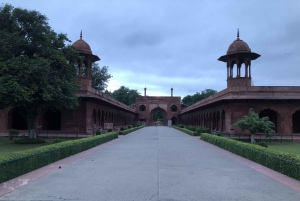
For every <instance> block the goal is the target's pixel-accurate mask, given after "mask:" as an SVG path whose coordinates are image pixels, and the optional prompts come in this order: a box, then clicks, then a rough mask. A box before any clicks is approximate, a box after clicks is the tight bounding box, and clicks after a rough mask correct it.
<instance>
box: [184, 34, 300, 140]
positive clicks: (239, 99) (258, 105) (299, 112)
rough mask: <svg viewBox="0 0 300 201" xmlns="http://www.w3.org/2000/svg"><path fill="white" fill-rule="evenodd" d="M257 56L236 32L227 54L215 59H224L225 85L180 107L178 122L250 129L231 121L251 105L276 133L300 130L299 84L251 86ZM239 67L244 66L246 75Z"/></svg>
mask: <svg viewBox="0 0 300 201" xmlns="http://www.w3.org/2000/svg"><path fill="white" fill-rule="evenodd" d="M258 57H260V55H259V54H257V53H254V52H251V49H250V48H249V46H248V44H247V43H245V42H244V41H243V40H240V39H239V35H238V37H237V39H236V40H235V41H234V42H233V43H232V44H231V45H230V46H229V48H228V51H227V54H226V55H224V56H221V57H220V58H219V59H218V60H219V61H222V62H225V63H226V69H227V88H226V89H224V90H222V91H220V92H218V93H216V94H214V95H213V96H210V97H208V98H206V99H204V100H202V101H200V102H197V103H195V104H193V105H191V106H190V107H187V108H185V109H183V110H182V111H181V113H180V118H181V122H182V123H183V124H185V125H195V126H205V127H207V128H211V129H212V130H213V131H219V132H226V133H231V134H237V133H249V131H244V132H243V131H241V130H240V129H239V128H233V129H234V130H233V129H232V127H231V125H232V124H233V123H234V122H236V121H237V120H239V119H240V118H242V117H243V116H244V115H247V114H248V111H249V109H250V108H253V109H254V111H255V112H257V113H259V116H260V117H264V116H268V117H269V119H270V120H271V121H272V122H273V123H274V124H275V132H276V133H278V134H295V133H300V87H299V86H251V76H252V75H251V64H252V61H253V60H256V59H257V58H258ZM241 68H245V75H242V74H241ZM234 71H236V76H235V77H234V76H233V74H234Z"/></svg>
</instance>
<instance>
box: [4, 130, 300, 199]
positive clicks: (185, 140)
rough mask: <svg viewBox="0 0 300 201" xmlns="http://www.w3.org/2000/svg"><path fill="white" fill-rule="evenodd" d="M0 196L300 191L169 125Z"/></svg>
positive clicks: (253, 195) (216, 195)
mask: <svg viewBox="0 0 300 201" xmlns="http://www.w3.org/2000/svg"><path fill="white" fill-rule="evenodd" d="M0 200H14V201H17V200H22V201H28V200H35V201H36V200H39V201H41V200H43V201H44V200H47V201H61V200H67V201H83V200H84V201H98V200H104V201H118V200H120V201H143V200H160V201H189V200H193V201H199V200H216V201H225V200H230V201H231V200H243V201H244V200H251V201H252V200H264V201H267V200H270V201H275V200H280V201H282V200H292V201H294V200H300V193H299V192H297V191H295V190H293V189H291V188H289V187H287V186H285V185H283V184H281V183H279V182H277V181H275V180H273V179H271V178H270V177H267V176H265V175H264V174H261V173H259V172H257V171H255V170H254V169H251V168H250V167H248V166H246V165H244V164H242V163H239V162H237V161H236V160H234V159H232V158H230V157H227V156H226V155H224V154H222V153H220V152H218V151H216V150H215V149H213V148H211V147H210V146H208V145H207V144H206V143H204V142H202V141H201V140H199V139H198V138H195V137H191V136H188V135H186V134H184V133H182V132H180V131H177V130H175V129H173V128H169V127H146V128H143V129H141V130H139V131H136V132H134V133H131V134H129V135H127V136H125V137H121V138H119V139H117V140H115V141H113V142H112V143H111V144H109V145H108V146H105V147H103V148H102V149H99V150H98V151H96V152H94V153H93V154H90V155H88V156H86V157H84V158H81V159H79V160H77V161H75V162H73V163H72V164H69V165H67V166H64V167H63V168H62V169H58V170H57V171H54V172H52V173H50V174H48V175H46V176H44V177H42V178H40V179H38V180H36V181H34V182H32V183H30V184H28V185H25V186H23V187H21V188H19V189H17V190H15V191H13V192H11V193H9V194H6V195H4V196H2V197H0Z"/></svg>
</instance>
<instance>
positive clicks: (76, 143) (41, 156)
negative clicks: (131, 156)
mask: <svg viewBox="0 0 300 201" xmlns="http://www.w3.org/2000/svg"><path fill="white" fill-rule="evenodd" d="M116 138H118V134H117V133H116V132H112V133H109V134H103V135H100V136H94V137H88V138H82V139H76V140H70V141H64V142H61V143H55V144H50V145H46V146H43V147H38V148H34V149H29V150H24V151H19V152H15V153H11V154H7V155H5V156H0V183H3V182H5V181H8V180H10V179H13V178H15V177H18V176H20V175H23V174H26V173H28V172H31V171H33V170H36V169H38V168H41V167H43V166H46V165H49V164H50V163H53V162H55V161H58V160H60V159H63V158H66V157H68V156H71V155H74V154H77V153H79V152H82V151H85V150H87V149H90V148H92V147H95V146H98V145H100V144H102V143H105V142H108V141H110V140H113V139H116Z"/></svg>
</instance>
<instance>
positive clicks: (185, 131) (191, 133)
mask: <svg viewBox="0 0 300 201" xmlns="http://www.w3.org/2000/svg"><path fill="white" fill-rule="evenodd" d="M173 128H175V129H177V130H180V131H182V132H184V133H186V134H189V135H191V136H199V135H200V133H197V132H195V131H191V130H188V129H186V128H180V127H177V126H173Z"/></svg>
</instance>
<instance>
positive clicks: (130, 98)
mask: <svg viewBox="0 0 300 201" xmlns="http://www.w3.org/2000/svg"><path fill="white" fill-rule="evenodd" d="M138 96H140V93H139V92H138V91H137V90H134V89H129V88H128V87H124V86H121V87H120V88H119V89H117V90H115V91H114V92H113V93H111V97H113V98H114V99H116V100H118V101H120V102H121V103H124V104H126V105H131V104H134V103H135V101H136V98H137V97H138Z"/></svg>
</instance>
